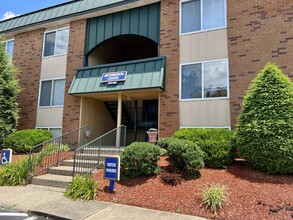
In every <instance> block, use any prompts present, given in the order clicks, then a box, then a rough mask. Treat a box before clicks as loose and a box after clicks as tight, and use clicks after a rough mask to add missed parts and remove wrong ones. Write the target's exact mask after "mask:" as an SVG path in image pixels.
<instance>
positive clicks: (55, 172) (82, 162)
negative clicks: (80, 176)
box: [32, 147, 123, 188]
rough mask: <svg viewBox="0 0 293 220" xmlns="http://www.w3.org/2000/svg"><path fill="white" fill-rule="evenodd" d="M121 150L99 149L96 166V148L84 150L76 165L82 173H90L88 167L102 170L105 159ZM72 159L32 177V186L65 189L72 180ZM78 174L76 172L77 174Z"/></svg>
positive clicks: (77, 157)
mask: <svg viewBox="0 0 293 220" xmlns="http://www.w3.org/2000/svg"><path fill="white" fill-rule="evenodd" d="M122 151H123V149H122V148H114V147H112V148H101V150H100V152H101V155H100V164H98V154H97V148H87V149H84V150H83V152H82V153H81V154H77V155H76V159H77V160H76V164H78V166H79V167H80V169H82V171H86V172H87V171H90V169H89V167H94V166H95V165H99V167H100V168H103V165H104V161H105V157H108V156H113V155H120V154H121V152H122ZM73 164H74V159H72V160H64V161H63V162H62V165H61V166H59V167H50V168H49V170H48V173H47V174H45V175H41V176H36V177H33V179H32V184H33V185H42V186H50V187H58V188H66V187H67V185H68V184H69V183H70V182H71V180H72V175H73ZM77 173H78V172H77Z"/></svg>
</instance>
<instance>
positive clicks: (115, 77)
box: [101, 71, 127, 84]
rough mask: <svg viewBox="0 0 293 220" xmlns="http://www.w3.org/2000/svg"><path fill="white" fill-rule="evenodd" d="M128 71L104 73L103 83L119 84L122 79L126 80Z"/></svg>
mask: <svg viewBox="0 0 293 220" xmlns="http://www.w3.org/2000/svg"><path fill="white" fill-rule="evenodd" d="M126 77H127V71H121V72H113V73H103V75H102V78H101V83H108V84H117V83H118V82H121V81H126Z"/></svg>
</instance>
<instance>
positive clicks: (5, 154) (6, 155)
mask: <svg viewBox="0 0 293 220" xmlns="http://www.w3.org/2000/svg"><path fill="white" fill-rule="evenodd" d="M11 161H12V150H11V149H3V150H2V152H1V161H0V164H1V165H5V164H6V163H11Z"/></svg>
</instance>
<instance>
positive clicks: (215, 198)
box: [201, 184, 228, 217]
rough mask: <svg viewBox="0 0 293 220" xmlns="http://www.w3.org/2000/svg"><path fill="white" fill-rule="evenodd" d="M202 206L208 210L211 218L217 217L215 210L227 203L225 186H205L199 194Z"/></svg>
mask: <svg viewBox="0 0 293 220" xmlns="http://www.w3.org/2000/svg"><path fill="white" fill-rule="evenodd" d="M201 199H202V204H204V205H206V207H207V208H210V210H211V212H212V214H213V216H214V217H215V216H216V215H217V210H218V209H219V208H220V209H221V208H222V207H223V205H224V204H225V203H227V202H228V195H227V190H226V187H225V186H220V185H217V184H209V185H206V187H205V189H204V190H203V192H202V194H201Z"/></svg>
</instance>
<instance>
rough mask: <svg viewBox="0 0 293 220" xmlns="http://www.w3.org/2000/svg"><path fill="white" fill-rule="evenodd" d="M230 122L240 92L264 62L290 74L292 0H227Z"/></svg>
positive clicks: (292, 71)
mask: <svg viewBox="0 0 293 220" xmlns="http://www.w3.org/2000/svg"><path fill="white" fill-rule="evenodd" d="M227 2H228V42H229V64H230V96H231V97H230V109H231V124H232V127H233V128H235V124H236V118H237V116H238V115H239V113H240V109H241V103H242V100H243V96H244V95H245V93H246V90H247V88H248V86H249V84H250V82H251V80H252V79H254V78H255V77H256V75H257V74H258V73H259V72H260V70H261V69H262V68H263V67H264V65H265V64H266V63H268V62H273V63H275V64H277V65H279V66H280V67H281V68H282V70H283V72H284V73H285V74H287V75H289V76H290V77H291V78H293V1H292V0H269V1H261V0H258V1H255V0H227Z"/></svg>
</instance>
